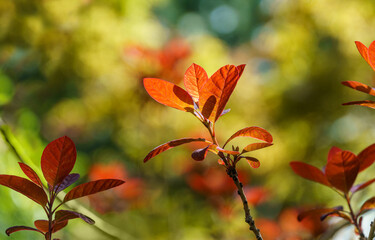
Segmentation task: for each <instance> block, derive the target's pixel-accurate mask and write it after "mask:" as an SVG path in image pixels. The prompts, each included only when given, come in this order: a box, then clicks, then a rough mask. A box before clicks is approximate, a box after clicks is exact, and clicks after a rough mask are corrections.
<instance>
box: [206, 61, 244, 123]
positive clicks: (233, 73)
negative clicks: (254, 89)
mask: <svg viewBox="0 0 375 240" xmlns="http://www.w3.org/2000/svg"><path fill="white" fill-rule="evenodd" d="M237 81H238V70H237V68H236V66H234V65H226V66H224V67H222V68H220V69H219V70H217V71H216V72H215V73H214V74H213V75H212V76H211V77H210V78H209V79H208V80H207V81H206V82H205V83H204V84H203V86H202V91H200V93H199V94H200V95H199V109H200V111H201V113H202V115H203V116H204V117H205V118H206V119H208V120H210V121H211V122H215V121H216V119H217V118H218V117H219V116H220V114H221V113H222V112H223V110H224V107H225V104H226V102H227V101H228V99H229V96H230V94H231V93H232V91H233V89H234V87H235V86H236V84H237Z"/></svg>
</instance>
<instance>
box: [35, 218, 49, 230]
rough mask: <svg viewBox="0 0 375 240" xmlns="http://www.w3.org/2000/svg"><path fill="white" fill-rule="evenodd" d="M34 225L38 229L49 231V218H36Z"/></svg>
mask: <svg viewBox="0 0 375 240" xmlns="http://www.w3.org/2000/svg"><path fill="white" fill-rule="evenodd" d="M34 225H35V227H36V228H37V229H39V230H40V231H41V232H44V233H46V232H48V231H49V229H48V221H47V220H36V221H34Z"/></svg>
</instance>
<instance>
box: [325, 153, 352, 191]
mask: <svg viewBox="0 0 375 240" xmlns="http://www.w3.org/2000/svg"><path fill="white" fill-rule="evenodd" d="M358 171H359V161H358V158H357V156H356V155H354V154H353V153H351V152H349V151H341V152H337V153H336V154H335V155H333V156H332V158H331V159H330V161H328V162H327V165H326V169H325V175H326V178H327V180H328V181H329V182H330V183H331V185H332V186H333V187H335V188H337V189H339V190H341V191H343V192H344V193H347V192H348V191H350V188H351V187H352V186H353V183H354V181H355V179H356V177H357V174H358Z"/></svg>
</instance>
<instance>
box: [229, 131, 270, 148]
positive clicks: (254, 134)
mask: <svg viewBox="0 0 375 240" xmlns="http://www.w3.org/2000/svg"><path fill="white" fill-rule="evenodd" d="M236 137H251V138H255V139H258V140H262V141H265V142H267V143H272V141H273V138H272V135H271V134H270V133H269V132H267V131H266V130H265V129H263V128H260V127H247V128H244V129H241V130H239V131H237V132H236V133H235V134H233V135H232V136H231V137H230V138H229V139H228V140H227V141H226V142H225V144H224V146H223V147H225V145H227V143H228V142H229V141H231V140H232V139H234V138H236Z"/></svg>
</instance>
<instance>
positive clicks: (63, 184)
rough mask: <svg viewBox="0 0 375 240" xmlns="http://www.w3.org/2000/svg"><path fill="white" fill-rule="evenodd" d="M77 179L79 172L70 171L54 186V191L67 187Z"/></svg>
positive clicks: (57, 191)
mask: <svg viewBox="0 0 375 240" xmlns="http://www.w3.org/2000/svg"><path fill="white" fill-rule="evenodd" d="M78 179H79V174H78V173H71V174H69V175H68V176H66V177H65V178H64V180H63V181H62V182H61V183H60V184H58V185H56V186H55V193H56V194H57V193H59V192H61V191H62V190H64V189H65V188H67V187H69V186H70V185H72V184H73V183H75V182H76V181H77V180H78Z"/></svg>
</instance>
